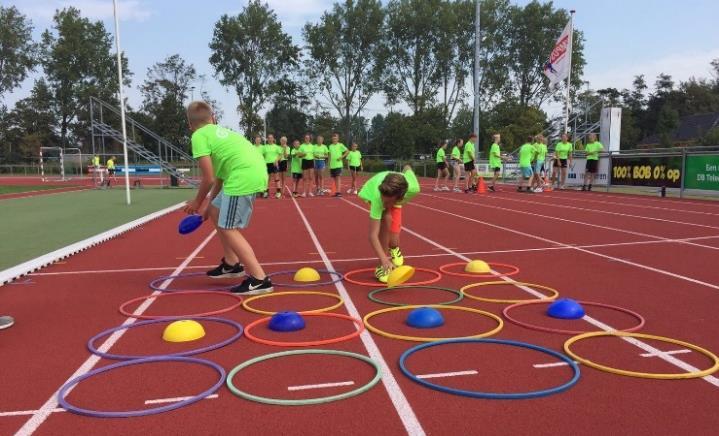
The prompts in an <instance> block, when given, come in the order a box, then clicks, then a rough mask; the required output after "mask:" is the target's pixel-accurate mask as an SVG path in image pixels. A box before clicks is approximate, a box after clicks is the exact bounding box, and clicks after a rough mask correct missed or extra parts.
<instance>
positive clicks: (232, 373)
mask: <svg viewBox="0 0 719 436" xmlns="http://www.w3.org/2000/svg"><path fill="white" fill-rule="evenodd" d="M298 354H326V355H330V356H344V357H351V358H353V359H357V360H361V361H363V362H367V363H368V364H370V365H371V366H372V367H373V368H374V370H375V376H374V378H372V380H370V381H369V382H368V383H367V384H365V385H364V386H360V387H358V388H357V389H353V390H351V391H348V392H344V393H342V394H337V395H330V396H327V397H319V398H305V399H301V400H283V399H281V398H269V397H260V396H258V395H252V394H250V393H247V392H245V391H242V390H240V389H238V388H237V387H236V386H235V385H234V383H233V382H232V379H233V378H234V377H235V375H236V374H237V373H238V372H240V371H241V370H243V369H245V368H247V367H248V366H251V365H254V364H255V363H258V362H263V361H265V360H270V359H276V358H279V357H284V356H296V355H298ZM381 377H382V370H381V369H380V366H379V364H378V363H377V362H375V361H374V360H372V359H370V358H369V357H367V356H363V355H361V354H356V353H350V352H348V351H339V350H292V351H282V352H279V353H272V354H265V355H264V356H259V357H255V358H253V359H250V360H248V361H246V362H243V363H241V364H239V365H237V366H236V367H234V368H232V371H230V373H229V374H228V375H227V387H228V388H229V389H230V392H232V393H233V394H235V395H237V396H238V397H240V398H244V399H246V400H250V401H256V402H258V403H264V404H275V405H279V406H307V405H310V404H322V403H331V402H332V401H338V400H344V399H345V398H350V397H355V396H357V395H359V394H362V393H364V392H367V391H368V390H370V389H371V388H372V387H373V386H374V385H376V384H377V382H379V380H380V378H381Z"/></svg>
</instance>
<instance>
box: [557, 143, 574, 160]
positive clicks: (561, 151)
mask: <svg viewBox="0 0 719 436" xmlns="http://www.w3.org/2000/svg"><path fill="white" fill-rule="evenodd" d="M571 151H572V143H571V142H557V145H555V146H554V152H555V153H557V157H558V158H560V159H567V158H568V157H569V153H570V152H571Z"/></svg>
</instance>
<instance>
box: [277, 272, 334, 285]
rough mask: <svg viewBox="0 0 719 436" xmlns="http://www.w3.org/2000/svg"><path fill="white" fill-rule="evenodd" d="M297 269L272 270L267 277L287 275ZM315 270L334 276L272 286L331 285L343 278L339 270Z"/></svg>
mask: <svg viewBox="0 0 719 436" xmlns="http://www.w3.org/2000/svg"><path fill="white" fill-rule="evenodd" d="M296 272H297V271H295V270H285V271H277V272H273V273H271V274H267V277H274V276H279V275H287V274H294V273H296ZM317 272H319V273H325V274H329V275H331V276H335V278H334V279H332V280H328V281H324V282H310V283H304V284H297V283H273V285H274V286H284V287H286V288H312V287H315V286H326V285H333V284H335V283H337V282H341V281H342V279H344V275H343V274H342V273H341V272H337V271H330V270H326V269H318V270H317Z"/></svg>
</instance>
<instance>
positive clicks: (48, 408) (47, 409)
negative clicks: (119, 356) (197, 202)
mask: <svg viewBox="0 0 719 436" xmlns="http://www.w3.org/2000/svg"><path fill="white" fill-rule="evenodd" d="M215 233H217V231H216V230H213V231H212V232H211V233H210V235H209V236H207V238H205V240H204V241H202V242H201V243H200V245H198V246H197V248H195V250H194V251H193V252H192V253H190V255H189V256H187V259H185V260H184V261H183V262H182V263H181V264H180V265H179V266H178V267H177V268H176V269H175V271H173V272H172V274H171V275H173V276H174V275H177V274H179V273H181V272H182V270H183V269H185V267H187V265H189V264H190V262H192V259H194V258H195V256H197V254H198V253H199V252H200V251H201V250H202V249H203V248H205V246H206V245H207V244H208V243H209V242H210V240H211V239H212V238H213V237H214V236H215ZM170 283H172V280H171V279H169V280H165V281H164V282H162V284H160V286H159V287H160V289H165V288H167V287H168V286H170ZM160 292H161V291H155V292H153V293H152V294H151V295H158V294H160ZM154 301H155V299H154V298H148V299H146V300H145V301H144V302H143V303H142V304H141V305H139V306H138V307H137V309H135V311H134V312H133V313H132V314H133V315H142V314H143V313H144V312H145V311H146V310H147V309H148V308H149V307H150V305H151V304H152V303H153V302H154ZM137 320H138V318H133V317H130V318H127V319H126V320H125V322H123V323H122V325H123V326H128V325H130V324H133V323H134V322H135V321H137ZM126 331H127V329H122V330H118V331H116V332H115V333H113V334H111V335H110V337H108V338H107V339H106V340H105V342H103V343H102V345H100V347H99V348H98V349H99V350H100V351H101V352H107V351H108V350H109V349H110V348H112V346H113V345H115V343H116V342H117V341H118V340H119V339H120V338H121V337H122V335H124V334H125V332H126ZM99 360H100V356H97V355H95V354H93V355H91V356H90V357H88V358H87V360H85V362H83V364H82V365H80V367H79V368H78V369H77V370H76V371H75V372H74V373H73V374H72V375H71V376H70V377H68V378H67V380H66V381H65V382H64V383H63V385H65V383H67V382H68V381H70V380H72V379H74V378H76V377H80V376H81V375H84V374H86V373H88V372H89V371H90V370H91V369H92V368H93V367H94V366H95V364H96V363H97V362H98V361H99ZM76 386H77V385H75V386H73V388H72V389H68V391H67V393H66V395H68V394H70V392H72V390H73V389H74V388H75V387H76ZM59 392H60V388H58V389H57V390H56V391H55V392H53V393H52V395H50V398H48V399H47V401H45V404H43V405H42V407H40V409H38V410H37V411H36V412H35V413H33V414H32V417H31V418H30V419H29V420H27V422H25V424H23V426H22V427H21V428H20V430H18V431H17V433H16V435H17V436H28V435H31V434H33V433H34V432H35V430H37V429H38V427H40V425H42V423H43V422H45V420H46V419H47V418H48V416H50V414H51V413H52V411H53V410H55V409H56V408H57V405H58V400H57V395H58V393H59Z"/></svg>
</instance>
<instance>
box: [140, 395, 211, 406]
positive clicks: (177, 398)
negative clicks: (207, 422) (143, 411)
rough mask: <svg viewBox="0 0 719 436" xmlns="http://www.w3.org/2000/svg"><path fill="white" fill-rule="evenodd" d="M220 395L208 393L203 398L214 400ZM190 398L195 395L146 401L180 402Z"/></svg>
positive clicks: (155, 402)
mask: <svg viewBox="0 0 719 436" xmlns="http://www.w3.org/2000/svg"><path fill="white" fill-rule="evenodd" d="M218 396H219V395H217V394H212V395H208V396H206V397H205V398H203V400H214V399H215V398H217V397H218ZM190 398H194V397H174V398H158V399H156V400H147V401H145V404H164V403H179V402H180V401H185V400H189V399H190Z"/></svg>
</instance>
